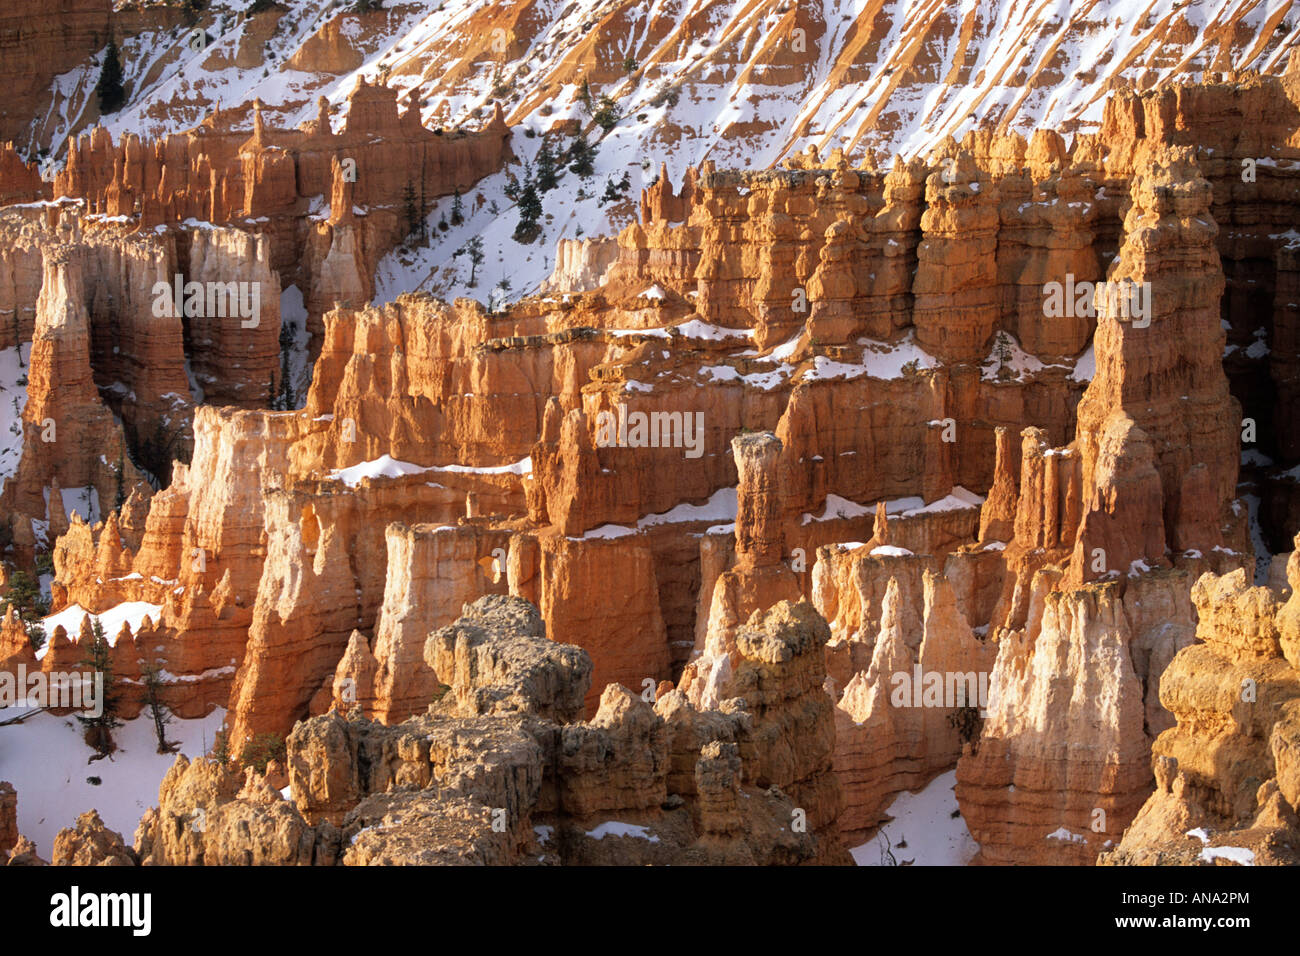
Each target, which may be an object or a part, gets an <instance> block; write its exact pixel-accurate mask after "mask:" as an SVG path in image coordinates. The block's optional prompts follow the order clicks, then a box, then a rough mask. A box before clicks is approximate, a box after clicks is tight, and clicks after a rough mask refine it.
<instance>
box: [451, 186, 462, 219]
mask: <svg viewBox="0 0 1300 956" xmlns="http://www.w3.org/2000/svg"><path fill="white" fill-rule="evenodd" d="M464 221H465V204H464V203H462V202H461V199H460V190H459V189H457V190H456V194H455V195H454V196H453V197H452V200H451V224H452V225H453V226H459V225H460V224H461V223H462V222H464Z"/></svg>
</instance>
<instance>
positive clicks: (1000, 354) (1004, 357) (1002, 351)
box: [994, 332, 1011, 382]
mask: <svg viewBox="0 0 1300 956" xmlns="http://www.w3.org/2000/svg"><path fill="white" fill-rule="evenodd" d="M994 352H995V354H996V355H997V359H998V381H1000V382H1004V381H1006V380H1007V379H1009V378H1010V377H1011V369H1010V368H1008V367H1007V364H1008V363H1009V362H1010V361H1011V336H1009V335H1007V333H1006V332H999V333H998V340H997V344H996V345H995V346H994Z"/></svg>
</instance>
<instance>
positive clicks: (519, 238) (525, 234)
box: [514, 180, 542, 242]
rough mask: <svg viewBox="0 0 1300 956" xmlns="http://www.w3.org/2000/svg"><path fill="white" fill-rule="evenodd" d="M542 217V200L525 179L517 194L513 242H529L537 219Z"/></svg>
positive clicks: (535, 189) (532, 236)
mask: <svg viewBox="0 0 1300 956" xmlns="http://www.w3.org/2000/svg"><path fill="white" fill-rule="evenodd" d="M541 217H542V200H541V197H539V196H538V195H537V187H536V186H534V185H533V183H532V181H531V180H529V181H525V182H524V188H523V191H522V192H520V194H519V224H518V225H517V226H515V235H514V238H515V242H531V241H532V240H533V238H534V235H535V232H536V230H537V220H538V219H540V218H541Z"/></svg>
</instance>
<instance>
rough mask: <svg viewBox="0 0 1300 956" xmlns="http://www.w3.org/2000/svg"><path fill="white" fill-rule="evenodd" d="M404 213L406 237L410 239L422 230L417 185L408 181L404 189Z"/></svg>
mask: <svg viewBox="0 0 1300 956" xmlns="http://www.w3.org/2000/svg"><path fill="white" fill-rule="evenodd" d="M402 207H403V215H404V217H405V219H406V238H407V239H408V240H409V239H411V238H412V237H413V236H416V235H417V234H418V233H419V231H420V220H421V218H422V217H421V216H420V212H419V210H418V209H416V207H415V187H414V186H412V185H411V183H410V182H409V181H408V182H407V184H406V187H405V188H404V189H403V190H402Z"/></svg>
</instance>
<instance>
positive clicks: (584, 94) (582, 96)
mask: <svg viewBox="0 0 1300 956" xmlns="http://www.w3.org/2000/svg"><path fill="white" fill-rule="evenodd" d="M578 99H579V100H581V101H582V106H583V109H585V110H586V111H587V115H588V116H590V115H591V111H592V105H591V104H592V102H593V100H592V96H591V84H590V83H589V82H587V78H586V77H585V76H584V77H583V78H582V86H581V87H580V88H579V89H578Z"/></svg>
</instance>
